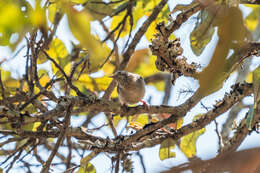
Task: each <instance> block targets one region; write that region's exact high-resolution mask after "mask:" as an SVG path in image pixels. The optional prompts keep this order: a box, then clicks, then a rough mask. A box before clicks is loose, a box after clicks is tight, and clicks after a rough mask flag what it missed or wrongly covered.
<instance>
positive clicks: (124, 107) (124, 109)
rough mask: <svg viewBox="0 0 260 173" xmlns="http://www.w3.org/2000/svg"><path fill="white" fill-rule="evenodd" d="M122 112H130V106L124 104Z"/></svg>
mask: <svg viewBox="0 0 260 173" xmlns="http://www.w3.org/2000/svg"><path fill="white" fill-rule="evenodd" d="M121 107H122V110H123V111H124V112H128V106H127V105H126V104H125V103H124V104H122V106H121Z"/></svg>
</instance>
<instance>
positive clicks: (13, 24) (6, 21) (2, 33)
mask: <svg viewBox="0 0 260 173" xmlns="http://www.w3.org/2000/svg"><path fill="white" fill-rule="evenodd" d="M0 19H1V20H0V45H3V46H10V47H11V48H13V49H14V48H15V47H13V46H16V45H17V42H15V43H10V38H11V36H12V34H14V33H18V34H19V38H18V39H17V41H20V39H21V37H23V35H24V31H25V30H26V29H28V27H30V25H29V22H28V21H27V19H26V17H25V15H24V13H23V12H22V11H21V8H20V7H19V6H18V4H17V3H15V2H13V1H0Z"/></svg>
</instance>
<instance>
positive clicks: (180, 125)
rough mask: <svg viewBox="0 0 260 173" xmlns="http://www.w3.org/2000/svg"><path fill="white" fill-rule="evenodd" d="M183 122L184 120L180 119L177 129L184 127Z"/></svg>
mask: <svg viewBox="0 0 260 173" xmlns="http://www.w3.org/2000/svg"><path fill="white" fill-rule="evenodd" d="M183 120H184V118H179V119H178V120H177V129H179V128H181V127H182V124H183Z"/></svg>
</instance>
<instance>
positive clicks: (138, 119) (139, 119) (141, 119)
mask: <svg viewBox="0 0 260 173" xmlns="http://www.w3.org/2000/svg"><path fill="white" fill-rule="evenodd" d="M148 119H149V118H148V115H147V114H140V115H135V116H130V117H129V121H130V122H135V123H138V124H139V125H140V126H142V127H143V126H144V125H146V124H147V123H148Z"/></svg>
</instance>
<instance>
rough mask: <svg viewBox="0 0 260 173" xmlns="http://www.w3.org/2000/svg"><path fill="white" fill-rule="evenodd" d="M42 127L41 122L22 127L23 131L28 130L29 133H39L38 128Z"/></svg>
mask: <svg viewBox="0 0 260 173" xmlns="http://www.w3.org/2000/svg"><path fill="white" fill-rule="evenodd" d="M40 125H41V122H35V123H30V124H26V125H24V126H23V127H22V129H23V130H27V131H33V132H36V131H37V127H39V126H40Z"/></svg>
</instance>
